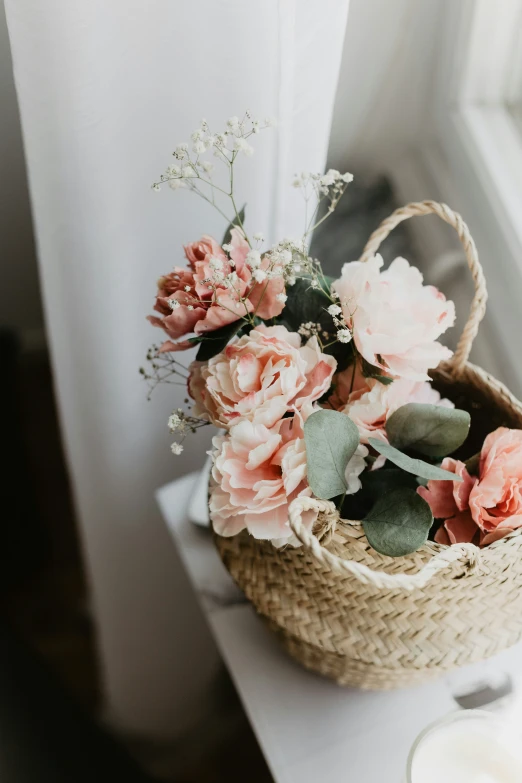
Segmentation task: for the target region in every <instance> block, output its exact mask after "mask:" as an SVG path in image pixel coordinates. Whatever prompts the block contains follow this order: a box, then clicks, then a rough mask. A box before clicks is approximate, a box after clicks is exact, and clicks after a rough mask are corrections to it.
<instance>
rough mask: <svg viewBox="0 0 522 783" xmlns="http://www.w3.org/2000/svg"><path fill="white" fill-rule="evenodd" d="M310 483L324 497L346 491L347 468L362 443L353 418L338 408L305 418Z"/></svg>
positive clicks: (318, 412)
mask: <svg viewBox="0 0 522 783" xmlns="http://www.w3.org/2000/svg"><path fill="white" fill-rule="evenodd" d="M304 435H305V444H306V463H307V468H306V469H307V476H308V483H309V485H310V488H311V490H312V492H313V493H314V495H315V496H316V497H318V498H321V499H322V500H329V499H330V498H334V497H337V495H343V494H344V493H345V492H346V488H347V485H346V479H345V476H344V474H345V471H346V466H347V465H348V462H349V461H350V459H351V458H352V457H353V455H354V453H355V450H356V448H357V446H358V445H359V432H358V430H357V427H356V426H355V424H354V423H353V421H352V420H351V419H350V418H349V417H348V416H347V415H346V414H345V413H339V412H338V411H329V410H321V411H317V412H316V413H312V415H311V416H309V417H308V419H307V420H306V422H305V425H304Z"/></svg>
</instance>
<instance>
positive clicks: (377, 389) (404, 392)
mask: <svg viewBox="0 0 522 783" xmlns="http://www.w3.org/2000/svg"><path fill="white" fill-rule="evenodd" d="M409 402H418V403H428V404H431V405H442V406H444V407H446V408H453V407H455V406H454V405H453V403H452V402H450V400H447V399H441V396H440V394H439V392H438V391H437V390H436V389H434V388H433V386H432V385H431V384H430V383H428V382H427V381H410V380H408V379H407V378H397V379H396V380H394V381H393V383H390V384H387V385H384V384H383V383H381V382H380V381H378V380H376V379H374V378H368V379H367V380H366V384H365V385H364V386H363V385H362V384H359V388H358V389H357V390H356V391H354V392H352V393H351V394H350V395H349V396H348V401H347V403H346V405H344V406H343V407H342V408H341V409H340V410H341V411H342V412H343V413H347V414H348V415H349V417H350V418H351V419H352V421H353V422H354V423H355V424H356V425H357V429H358V430H359V436H360V438H361V442H362V443H368V438H378V439H380V440H384V441H387V440H388V438H387V436H386V430H385V426H386V422H387V420H388V419H389V417H390V416H391V415H392V413H394V412H395V411H396V410H397V409H398V408H401V407H402V406H403V405H406V404H407V403H409Z"/></svg>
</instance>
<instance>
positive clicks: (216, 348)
mask: <svg viewBox="0 0 522 783" xmlns="http://www.w3.org/2000/svg"><path fill="white" fill-rule="evenodd" d="M242 326H243V320H242V319H239V320H238V321H234V322H233V323H231V324H226V325H225V326H222V327H221V328H220V329H216V330H215V331H214V332H207V335H206V336H205V337H204V338H203V340H202V342H201V343H200V346H199V351H198V352H197V354H196V359H197V361H198V362H208V360H209V359H212V357H213V356H216V354H218V353H221V351H222V350H223V349H224V348H226V346H227V345H228V343H229V342H230V340H231V339H232V337H234V335H235V334H237V332H238V331H239V330H240V329H241V327H242Z"/></svg>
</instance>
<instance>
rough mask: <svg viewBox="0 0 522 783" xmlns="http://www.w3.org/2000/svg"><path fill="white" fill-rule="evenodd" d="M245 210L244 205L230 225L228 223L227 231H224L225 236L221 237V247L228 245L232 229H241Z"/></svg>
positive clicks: (243, 223)
mask: <svg viewBox="0 0 522 783" xmlns="http://www.w3.org/2000/svg"><path fill="white" fill-rule="evenodd" d="M245 208H246V204H245V205H244V206H243V207H242V209H240V210H239V212H238V214H237V215H236V217H235V218H234V219H233V221H232V223H230V225H229V226H228V228H227V230H226V231H225V236H224V237H223V241H222V243H221V244H222V245H228V243H229V242H230V240H231V239H232V229H233V228H241V226H244V225H245ZM238 218H239V220H238Z"/></svg>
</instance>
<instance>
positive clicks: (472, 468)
mask: <svg viewBox="0 0 522 783" xmlns="http://www.w3.org/2000/svg"><path fill="white" fill-rule="evenodd" d="M480 456H481V454H480V451H478V452H477V453H476V454H473V456H472V457H470V458H469V459H467V460H466V462H465V465H466V470H467V471H468V473H469V475H470V476H478V475H479V469H480Z"/></svg>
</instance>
